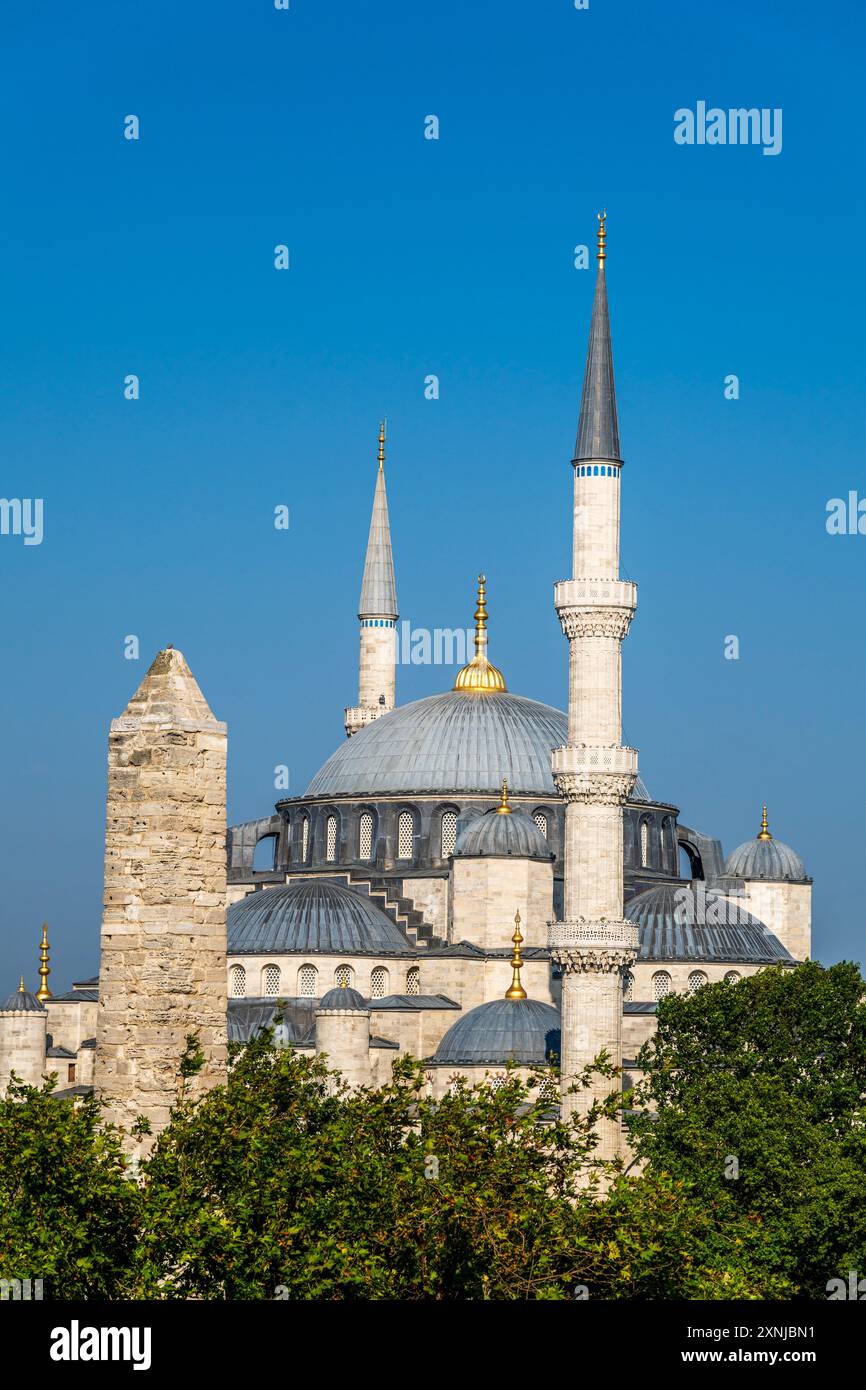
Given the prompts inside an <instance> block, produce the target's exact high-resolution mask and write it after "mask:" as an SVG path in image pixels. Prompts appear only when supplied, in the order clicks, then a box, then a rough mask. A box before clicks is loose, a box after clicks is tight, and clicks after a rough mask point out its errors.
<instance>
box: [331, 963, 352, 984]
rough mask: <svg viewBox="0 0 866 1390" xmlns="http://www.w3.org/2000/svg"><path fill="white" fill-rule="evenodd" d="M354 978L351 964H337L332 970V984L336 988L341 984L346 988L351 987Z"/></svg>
mask: <svg viewBox="0 0 866 1390" xmlns="http://www.w3.org/2000/svg"><path fill="white" fill-rule="evenodd" d="M354 978H355V972H354V970H353V969H352V967H351V965H338V966H337V968H336V970H335V971H334V984H335V985H336V986H337V988H338V989H341V988H342V987H343V986H345V987H346V989H351V987H352V981H353V980H354Z"/></svg>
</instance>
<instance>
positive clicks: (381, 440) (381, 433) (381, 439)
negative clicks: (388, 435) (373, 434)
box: [379, 420, 388, 468]
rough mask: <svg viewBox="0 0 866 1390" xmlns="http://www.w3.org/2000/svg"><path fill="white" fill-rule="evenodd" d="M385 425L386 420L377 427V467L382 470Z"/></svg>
mask: <svg viewBox="0 0 866 1390" xmlns="http://www.w3.org/2000/svg"><path fill="white" fill-rule="evenodd" d="M387 424H388V421H387V420H383V421H382V423H381V425H380V426H379V467H380V468H384V467H385V428H386V426H387Z"/></svg>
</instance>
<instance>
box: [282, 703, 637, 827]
mask: <svg viewBox="0 0 866 1390" xmlns="http://www.w3.org/2000/svg"><path fill="white" fill-rule="evenodd" d="M567 742H568V718H567V716H566V715H565V714H563V713H562V711H561V710H558V709H554V708H553V707H552V706H551V705H544V704H541V703H540V702H539V701H538V700H528V699H526V698H525V697H524V696H522V695H509V694H505V693H500V694H495V693H491V692H486V693H484V692H480V691H479V692H474V693H473V692H472V691H463V690H451V691H447V692H446V693H445V694H443V695H429V696H427V698H426V699H423V700H414V701H413V702H412V704H409V705H402V706H400V707H399V708H398V709H394V710H390V711H389V713H388V714H384V715H382V716H381V718H379V719H377V720H375V721H374V722H373V723H372V724H368V725H367V726H366V727H365V728H363V729H361V730H360V732H359V733H357V734H355V736H354V737H353V738H350V739H347V740H346V741H345V742H343V743H342V744H341V745H340V747H339V748H338V749H337V751H336V752H335V753H333V754H332V755H331V757H330V758H329V759H328V761H327V762H326V763H325V764H324V766H323V767H322V768H321V769H320V770H319V771H318V772H317V773H316V775H315V777H314V778H313V780H312V782H311V783H310V785H309V786H308V787H307V791H306V795H307V796H316V797H319V796H322V797H324V796H351V797H363V796H371V797H373V796H392V795H412V794H413V793H422V792H439V793H448V794H465V793H472V792H474V793H480V794H482V795H484V794H487V795H492V794H494V793H496V792H498V791H499V786H500V783H501V782H502V779H503V777H506V778H507V779H508V785H509V787H510V789H511V791H512V793H513V794H515V795H520V796H526V795H531V796H537V797H540V798H541V797H543V798H545V799H550V798H555V799H558V793H557V790H556V787H555V786H554V782H553V776H552V774H551V771H550V754H551V750H552V749H554V748H558V747H560V746H561V745H562V744H565V743H567ZM632 799H633V800H640V801H648V800H649V794H648V792H647V790H646V788H645V787H644V786H643V784H642V783H641V782H640V781H639V782H638V783H637V785H636V787H635V790H634V792H633V794H632Z"/></svg>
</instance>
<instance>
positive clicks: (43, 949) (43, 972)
mask: <svg viewBox="0 0 866 1390" xmlns="http://www.w3.org/2000/svg"><path fill="white" fill-rule="evenodd" d="M50 974H51V969H50V967H49V964H48V923H47V922H43V923H42V941H41V944H40V946H39V988H38V990H37V991H36V998H37V999H38V1000H39V1001H40V1002H42V1001H43V1000H45V999H50V998H51V990H50V989H49V988H48V976H49V975H50Z"/></svg>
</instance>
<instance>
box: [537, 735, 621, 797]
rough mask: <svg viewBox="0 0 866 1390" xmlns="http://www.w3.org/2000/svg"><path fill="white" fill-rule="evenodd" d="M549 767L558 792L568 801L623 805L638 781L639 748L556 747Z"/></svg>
mask: <svg viewBox="0 0 866 1390" xmlns="http://www.w3.org/2000/svg"><path fill="white" fill-rule="evenodd" d="M550 767H551V771H552V773H553V780H554V782H555V783H556V789H557V791H558V792H559V794H560V796H563V797H564V798H565V800H566V801H572V802H582V803H583V804H584V805H595V806H624V805H625V803H626V802H627V801H628V799H629V797H630V796H631V793H632V790H633V788H634V784H635V782H636V781H637V749H636V748H623V747H622V746H621V745H619V744H617V745H614V746H613V747H603V746H597V745H594V744H576V745H572V746H570V747H566V748H554V750H553V752H552V753H551V755H550Z"/></svg>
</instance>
